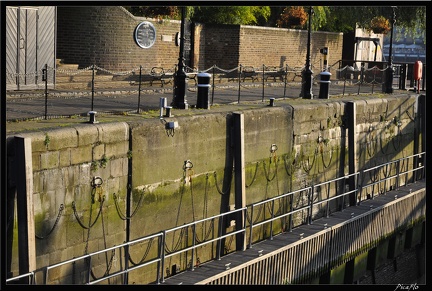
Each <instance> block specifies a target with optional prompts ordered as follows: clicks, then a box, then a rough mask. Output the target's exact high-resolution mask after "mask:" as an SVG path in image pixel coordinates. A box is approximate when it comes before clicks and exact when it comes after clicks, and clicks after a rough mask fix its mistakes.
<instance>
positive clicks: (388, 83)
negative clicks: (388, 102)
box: [384, 6, 396, 93]
mask: <svg viewBox="0 0 432 291" xmlns="http://www.w3.org/2000/svg"><path fill="white" fill-rule="evenodd" d="M391 8H392V9H393V15H392V19H391V30H390V46H389V57H388V64H387V69H386V74H385V76H386V79H385V86H384V93H393V76H394V69H393V53H392V49H393V48H392V46H393V28H394V25H395V23H396V11H395V9H396V6H392V7H391Z"/></svg>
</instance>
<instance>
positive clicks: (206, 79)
mask: <svg viewBox="0 0 432 291" xmlns="http://www.w3.org/2000/svg"><path fill="white" fill-rule="evenodd" d="M197 77H198V85H197V86H198V90H197V94H198V96H197V105H196V108H203V109H210V102H209V89H210V87H211V85H210V78H211V74H209V73H199V74H198V75H197Z"/></svg>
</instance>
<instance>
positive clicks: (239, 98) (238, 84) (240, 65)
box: [237, 64, 242, 104]
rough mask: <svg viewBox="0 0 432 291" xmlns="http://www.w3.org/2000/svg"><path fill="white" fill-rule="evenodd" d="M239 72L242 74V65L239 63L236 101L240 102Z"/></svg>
mask: <svg viewBox="0 0 432 291" xmlns="http://www.w3.org/2000/svg"><path fill="white" fill-rule="evenodd" d="M241 74H242V65H241V64H240V70H239V72H238V99H237V103H239V104H240V86H241V84H240V82H241Z"/></svg>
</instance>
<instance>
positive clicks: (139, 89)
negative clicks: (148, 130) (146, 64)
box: [137, 65, 142, 114]
mask: <svg viewBox="0 0 432 291" xmlns="http://www.w3.org/2000/svg"><path fill="white" fill-rule="evenodd" d="M141 74H142V66H141V65H140V71H139V79H138V108H137V113H138V114H139V113H140V103H141V76H142V75H141Z"/></svg>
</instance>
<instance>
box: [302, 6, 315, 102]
mask: <svg viewBox="0 0 432 291" xmlns="http://www.w3.org/2000/svg"><path fill="white" fill-rule="evenodd" d="M313 13H314V12H313V8H312V6H310V7H309V23H308V41H307V52H306V64H305V68H304V70H303V71H302V88H301V93H300V97H303V99H313V94H312V74H313V72H312V70H311V65H310V45H311V17H312V14H313Z"/></svg>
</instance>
